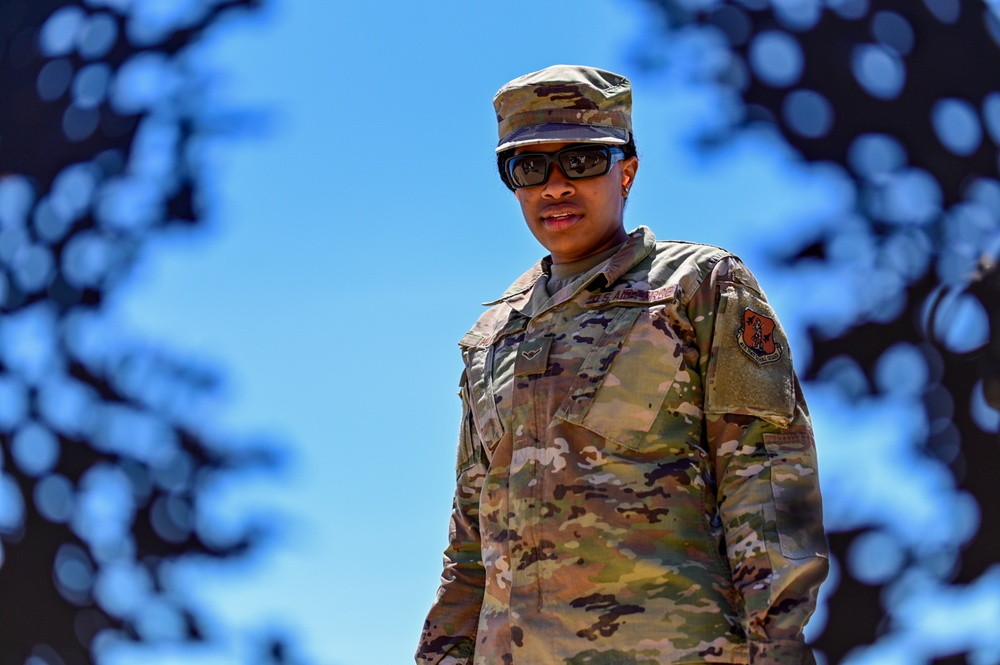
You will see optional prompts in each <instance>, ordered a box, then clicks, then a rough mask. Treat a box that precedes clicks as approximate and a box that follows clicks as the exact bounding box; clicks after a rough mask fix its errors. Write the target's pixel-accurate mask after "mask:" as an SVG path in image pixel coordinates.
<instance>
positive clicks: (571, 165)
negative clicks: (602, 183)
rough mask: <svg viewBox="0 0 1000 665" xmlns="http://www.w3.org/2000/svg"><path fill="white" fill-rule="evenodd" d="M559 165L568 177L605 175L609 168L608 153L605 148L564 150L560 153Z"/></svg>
mask: <svg viewBox="0 0 1000 665" xmlns="http://www.w3.org/2000/svg"><path fill="white" fill-rule="evenodd" d="M559 165H560V166H562V170H563V172H564V173H565V174H566V177H568V178H589V177H591V176H596V175H604V173H605V172H606V171H607V168H608V153H607V151H606V150H605V149H603V148H580V149H578V150H564V151H562V152H561V153H559Z"/></svg>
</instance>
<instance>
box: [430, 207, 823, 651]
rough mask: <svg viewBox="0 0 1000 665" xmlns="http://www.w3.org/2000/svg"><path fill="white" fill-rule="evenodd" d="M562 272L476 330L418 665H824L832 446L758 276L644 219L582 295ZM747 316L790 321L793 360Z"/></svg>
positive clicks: (514, 293) (538, 275)
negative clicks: (822, 478)
mask: <svg viewBox="0 0 1000 665" xmlns="http://www.w3.org/2000/svg"><path fill="white" fill-rule="evenodd" d="M544 272H545V270H544V266H543V265H542V264H539V265H538V266H536V267H535V268H534V269H533V270H531V271H529V272H528V273H526V274H525V275H524V276H523V277H522V278H521V279H519V280H518V281H517V282H516V283H515V284H514V285H513V286H512V287H511V288H510V289H509V290H508V291H507V293H505V294H504V296H503V298H501V300H499V301H497V302H496V303H495V306H493V307H492V308H491V309H490V310H489V311H488V312H487V313H486V314H485V315H483V317H482V318H480V320H479V321H478V322H477V323H476V325H475V327H474V328H473V329H472V330H471V331H470V332H469V333H468V334H466V335H465V337H464V338H463V339H462V341H461V349H462V353H463V356H464V359H465V372H464V374H463V377H462V382H461V390H460V395H461V397H462V400H463V407H464V408H463V421H462V427H461V432H460V437H459V451H458V461H457V489H456V492H455V499H454V508H453V512H452V517H451V528H450V534H449V543H450V544H449V546H448V548H447V550H446V551H445V565H444V572H443V575H442V582H441V586H440V589H439V592H438V595H437V598H436V601H435V603H434V605H433V607H432V608H431V610H430V613H429V615H428V617H427V620H426V622H425V625H424V630H423V633H422V636H421V643H420V646H419V649H418V652H417V657H416V661H417V663H420V664H424V665H430V664H434V663H450V664H459V663H460V664H462V665H469V664H475V665H515V664H518V663H521V664H525V665H529V664H530V665H550V664H551V665H556V664H558V665H584V664H586V665H613V664H621V665H624V664H629V665H639V664H642V665H654V664H656V665H659V664H663V663H774V664H793V663H794V664H800V663H812V662H813V657H812V652H811V650H810V649H809V648H808V647H807V646H806V645H805V644H804V642H803V637H802V628H803V627H804V625H805V624H806V622H807V621H808V618H809V616H810V615H811V613H812V612H813V610H814V607H815V602H816V595H817V591H818V587H819V585H820V583H821V582H822V580H823V579H824V577H825V575H826V572H827V566H828V560H827V551H826V542H825V538H824V534H823V531H822V515H821V502H820V495H819V484H818V480H817V470H816V458H815V451H814V445H813V438H812V432H811V427H810V423H809V418H808V414H807V411H806V407H805V403H804V402H803V399H802V395H801V393H800V391H799V388H798V382H797V380H796V378H795V375H794V372H793V369H792V364H791V357H790V354H789V353H788V350H787V341H786V340H785V339H784V337H783V333H782V332H781V329H780V325H778V324H777V319H776V318H775V317H774V313H773V311H772V310H771V309H770V307H769V306H768V305H767V302H766V300H765V299H764V297H763V296H762V295H761V293H760V289H759V287H758V286H757V283H756V281H755V280H754V278H753V276H752V275H751V274H750V273H749V272H748V271H747V270H746V268H745V267H744V266H743V265H742V263H740V262H739V260H738V259H736V258H735V257H733V256H732V255H729V254H727V253H725V252H724V251H722V250H719V249H717V248H714V247H708V246H705V245H696V244H690V243H666V242H659V243H658V242H656V241H655V238H654V237H653V234H652V233H651V232H650V231H649V230H648V229H646V228H643V227H641V228H640V229H638V230H637V231H634V232H633V233H632V234H631V237H630V240H629V241H628V242H627V243H626V244H625V245H624V246H623V247H622V249H621V250H619V251H618V252H617V253H616V254H615V255H614V256H613V257H612V258H611V259H610V260H609V261H608V262H607V263H606V264H604V265H602V266H599V267H598V269H596V273H595V274H594V276H593V277H592V279H590V280H584V282H583V283H580V284H577V285H576V286H577V288H575V289H574V288H573V287H572V286H571V287H568V288H567V289H564V290H563V291H561V292H559V293H557V294H555V296H553V297H552V298H551V299H549V298H548V295H547V294H546V293H545V288H544V281H545V280H544V279H543V276H544ZM747 309H751V310H753V311H755V312H757V314H758V315H759V316H760V317H762V318H761V320H764V319H770V320H772V321H774V323H775V326H774V329H773V331H772V332H771V335H773V339H772V340H770V342H771V344H772V345H773V346H768V347H767V348H766V349H765V350H766V351H768V353H762V357H767V358H773V356H774V353H773V351H771V349H776V348H778V347H781V348H782V351H783V352H782V353H780V354H779V357H777V358H776V359H773V360H771V361H770V362H765V363H763V364H762V363H760V362H759V361H760V358H756V359H755V358H754V357H753V354H752V353H748V352H745V351H744V350H743V349H742V348H740V346H739V343H738V339H739V338H738V333H740V332H741V328H742V327H743V326H744V325H745V321H746V320H747V319H746V317H745V316H744V313H745V311H746V310H747ZM748 338H750V339H753V337H752V335H749V336H748ZM751 351H753V349H751ZM717 359H724V362H723V361H722V360H717ZM744 396H746V397H749V398H750V399H748V401H747V402H746V403H745V404H743V403H739V399H740V398H741V397H744ZM734 400H735V402H734ZM734 403H736V406H735V407H734V406H733V404H734Z"/></svg>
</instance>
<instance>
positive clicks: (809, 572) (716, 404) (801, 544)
mask: <svg viewBox="0 0 1000 665" xmlns="http://www.w3.org/2000/svg"><path fill="white" fill-rule="evenodd" d="M688 312H689V315H690V316H691V319H690V320H691V321H692V322H693V323H694V326H695V329H696V333H697V337H698V340H699V342H698V343H699V345H700V347H701V348H700V352H701V361H700V371H701V373H702V376H703V377H704V381H705V383H704V385H705V386H706V393H705V432H706V437H707V442H706V443H707V445H708V450H709V453H710V456H711V458H712V462H713V465H714V471H715V480H716V492H717V496H718V510H719V515H718V518H719V519H720V520H721V523H722V527H723V529H724V532H725V541H726V553H727V557H728V560H729V565H730V569H731V570H732V575H733V582H734V584H735V586H736V589H737V590H738V591H739V593H740V594H741V595H742V608H741V615H742V620H743V624H744V629H745V631H746V634H747V641H748V646H749V650H750V662H751V663H757V664H768V665H772V664H773V665H792V664H795V665H800V664H801V665H805V664H809V665H812V664H813V663H814V662H815V661H814V657H813V654H812V650H811V649H810V648H809V647H808V646H807V645H806V644H805V641H804V638H803V633H802V631H803V628H804V627H805V625H806V622H807V621H808V620H809V617H810V616H811V615H812V613H813V610H814V609H815V606H816V596H817V593H818V591H819V585H820V583H821V582H822V581H823V580H824V579H825V577H826V574H827V570H828V563H829V562H828V556H827V547H826V539H825V536H824V533H823V518H822V506H821V501H820V493H819V480H818V476H817V468H816V453H815V445H814V441H813V433H812V426H811V424H810V421H809V413H808V410H807V409H806V404H805V401H804V400H803V397H802V392H801V390H800V387H799V383H798V379H797V378H796V376H795V372H794V370H793V368H792V358H791V353H790V352H789V349H788V342H787V339H786V338H785V336H784V333H783V331H782V329H781V326H780V324H779V323H778V319H777V317H776V316H775V314H774V311H773V310H772V309H771V307H770V306H769V305H768V303H767V300H766V299H765V298H764V296H763V294H762V293H761V291H760V287H759V286H758V285H757V282H756V280H755V279H754V277H753V275H751V274H750V272H749V271H748V270H747V269H746V268H745V267H744V266H743V264H742V263H740V262H739V260H738V259H736V258H735V257H728V258H724V259H722V260H721V261H719V263H718V264H716V266H715V267H714V269H713V271H712V273H711V274H710V275H709V276H708V277H707V278H706V279H704V280H703V281H702V283H701V285H700V286H699V288H698V289H697V290H696V291H695V293H693V294H692V298H691V300H690V302H689V304H688Z"/></svg>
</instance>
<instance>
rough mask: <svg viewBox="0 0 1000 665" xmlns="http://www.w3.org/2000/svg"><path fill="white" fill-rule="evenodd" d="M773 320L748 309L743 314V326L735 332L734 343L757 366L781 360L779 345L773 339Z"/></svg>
mask: <svg viewBox="0 0 1000 665" xmlns="http://www.w3.org/2000/svg"><path fill="white" fill-rule="evenodd" d="M774 328H775V323H774V319H772V318H771V317H768V316H764V315H763V314H758V313H757V312H755V311H753V310H752V309H750V308H749V307H748V308H747V309H746V310H744V312H743V324H742V325H741V326H740V328H739V330H737V331H736V341H737V343H738V344H739V345H740V348H741V349H742V350H743V353H745V354H747V355H748V356H749V357H750V359H751V360H753V361H754V362H755V363H757V364H758V365H764V364H767V363H773V362H775V361H777V360H778V359H779V358H781V345H780V344H778V343H777V342H776V341H775V339H774Z"/></svg>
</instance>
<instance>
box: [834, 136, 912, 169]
mask: <svg viewBox="0 0 1000 665" xmlns="http://www.w3.org/2000/svg"><path fill="white" fill-rule="evenodd" d="M847 162H848V164H850V166H851V168H852V169H854V172H855V173H857V174H858V175H859V176H861V177H863V178H866V179H868V180H873V179H875V178H877V177H878V176H880V175H882V174H885V173H890V172H892V171H895V170H897V169H899V168H901V167H903V166H904V165H905V164H906V149H905V148H903V145H902V144H901V143H900V142H899V141H898V140H896V138H895V137H892V136H888V135H887V134H862V135H861V136H859V137H857V138H856V139H854V141H853V142H852V143H851V147H850V148H849V149H848V151H847Z"/></svg>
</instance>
